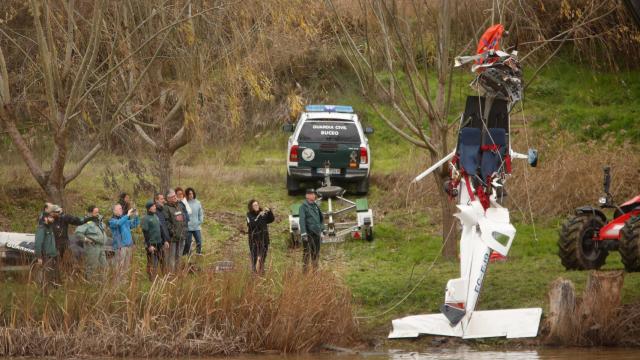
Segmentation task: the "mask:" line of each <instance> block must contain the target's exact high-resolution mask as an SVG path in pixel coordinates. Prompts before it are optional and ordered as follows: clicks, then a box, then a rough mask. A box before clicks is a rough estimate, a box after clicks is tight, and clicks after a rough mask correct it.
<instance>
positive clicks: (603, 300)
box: [579, 271, 624, 345]
mask: <svg viewBox="0 0 640 360" xmlns="http://www.w3.org/2000/svg"><path fill="white" fill-rule="evenodd" d="M623 284H624V272H623V271H592V272H591V273H590V274H589V278H588V279H587V286H586V287H585V289H584V293H583V295H582V305H581V306H580V310H579V315H580V320H581V333H582V334H583V336H584V338H585V340H586V341H587V342H589V343H591V344H598V345H606V344H608V343H610V342H615V339H613V336H612V334H611V332H610V331H609V329H610V328H611V326H613V325H615V322H616V321H617V318H618V311H619V309H620V304H621V299H622V285H623Z"/></svg>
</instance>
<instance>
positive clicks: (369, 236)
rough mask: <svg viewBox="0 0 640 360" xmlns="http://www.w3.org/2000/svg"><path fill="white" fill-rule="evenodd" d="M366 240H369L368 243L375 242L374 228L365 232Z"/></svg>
mask: <svg viewBox="0 0 640 360" xmlns="http://www.w3.org/2000/svg"><path fill="white" fill-rule="evenodd" d="M364 239H365V240H367V241H368V242H372V241H373V228H372V227H370V228H368V229H367V230H365V232H364Z"/></svg>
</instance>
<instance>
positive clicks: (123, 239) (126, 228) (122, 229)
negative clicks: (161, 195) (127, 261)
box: [109, 215, 140, 250]
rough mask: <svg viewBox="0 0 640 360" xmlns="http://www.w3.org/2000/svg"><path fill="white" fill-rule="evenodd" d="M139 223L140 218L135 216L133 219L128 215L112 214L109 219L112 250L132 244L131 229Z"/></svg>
mask: <svg viewBox="0 0 640 360" xmlns="http://www.w3.org/2000/svg"><path fill="white" fill-rule="evenodd" d="M139 223H140V219H138V217H137V216H135V217H134V218H133V220H131V219H129V216H128V215H123V216H119V217H118V216H114V217H112V218H111V219H109V229H111V235H113V249H114V250H118V249H120V248H122V247H129V246H132V245H133V237H132V236H131V229H135V228H136V227H137V226H138V224H139Z"/></svg>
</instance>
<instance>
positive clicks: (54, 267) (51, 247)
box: [35, 210, 60, 290]
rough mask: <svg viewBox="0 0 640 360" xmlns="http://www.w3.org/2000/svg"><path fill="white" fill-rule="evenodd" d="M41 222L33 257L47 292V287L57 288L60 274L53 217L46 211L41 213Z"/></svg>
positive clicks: (37, 229)
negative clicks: (34, 256) (38, 266)
mask: <svg viewBox="0 0 640 360" xmlns="http://www.w3.org/2000/svg"><path fill="white" fill-rule="evenodd" d="M41 219H42V221H41V222H39V223H38V227H37V228H36V244H35V255H36V259H37V260H38V265H40V266H41V269H42V271H41V279H40V282H41V284H40V285H41V286H42V289H43V290H47V288H48V287H49V285H53V286H59V284H60V274H59V270H58V250H57V249H56V242H55V238H54V236H53V222H54V221H55V219H54V218H53V215H52V214H51V213H49V212H47V210H45V211H44V212H43V213H42V216H41Z"/></svg>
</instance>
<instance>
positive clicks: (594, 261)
mask: <svg viewBox="0 0 640 360" xmlns="http://www.w3.org/2000/svg"><path fill="white" fill-rule="evenodd" d="M602 226H604V222H603V221H602V219H600V217H598V216H597V215H594V214H588V213H587V214H578V215H575V216H573V217H572V218H569V219H568V220H567V222H565V223H564V225H562V229H561V230H560V238H559V239H558V249H559V251H558V255H559V256H560V260H561V261H562V265H564V267H565V268H566V269H567V270H585V269H599V268H600V267H601V266H602V265H603V264H604V262H605V260H606V259H607V256H608V255H609V252H608V251H607V250H605V249H602V248H598V247H597V246H596V245H597V244H596V243H595V241H594V240H593V238H594V237H595V236H596V235H597V233H598V231H599V230H600V228H602Z"/></svg>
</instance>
